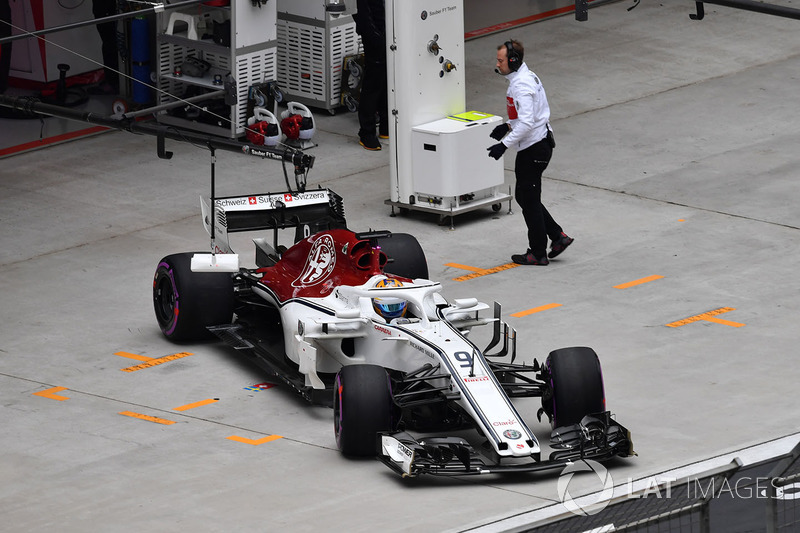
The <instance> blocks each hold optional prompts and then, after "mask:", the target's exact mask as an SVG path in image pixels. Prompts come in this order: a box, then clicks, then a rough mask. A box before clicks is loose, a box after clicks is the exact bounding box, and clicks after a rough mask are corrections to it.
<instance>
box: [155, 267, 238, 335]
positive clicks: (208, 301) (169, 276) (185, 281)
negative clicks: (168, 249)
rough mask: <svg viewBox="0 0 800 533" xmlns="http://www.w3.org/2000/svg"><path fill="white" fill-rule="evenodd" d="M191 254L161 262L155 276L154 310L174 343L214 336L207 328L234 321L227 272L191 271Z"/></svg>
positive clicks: (231, 289) (231, 283)
mask: <svg viewBox="0 0 800 533" xmlns="http://www.w3.org/2000/svg"><path fill="white" fill-rule="evenodd" d="M192 255H194V254H193V253H191V252H187V253H180V254H172V255H168V256H167V257H165V258H164V259H162V260H161V261H160V262H159V263H158V266H157V267H156V273H155V276H154V277H153V307H154V309H155V313H156V320H157V321H158V325H159V327H160V328H161V331H162V332H163V333H164V335H165V336H166V337H167V338H168V339H170V340H173V341H197V340H203V339H207V338H210V337H211V334H210V333H209V331H208V330H207V329H206V328H207V327H208V326H214V325H217V324H229V323H230V322H231V319H232V318H233V307H234V295H233V277H232V275H231V274H230V273H227V272H192V269H191V261H192Z"/></svg>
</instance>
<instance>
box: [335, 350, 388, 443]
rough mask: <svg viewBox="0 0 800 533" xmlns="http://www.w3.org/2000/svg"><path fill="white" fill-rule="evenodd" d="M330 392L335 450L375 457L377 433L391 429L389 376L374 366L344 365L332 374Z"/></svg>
mask: <svg viewBox="0 0 800 533" xmlns="http://www.w3.org/2000/svg"><path fill="white" fill-rule="evenodd" d="M333 391H334V392H333V394H334V396H333V429H334V432H335V434H336V445H337V446H338V447H339V450H340V451H341V452H342V453H343V454H345V455H360V456H372V455H375V454H376V453H377V452H378V445H377V434H378V433H379V432H381V431H391V430H393V429H394V426H395V424H394V416H393V413H394V403H393V401H392V390H391V381H390V380H389V373H388V372H387V371H386V369H385V368H383V367H381V366H377V365H349V366H345V367H342V369H341V370H340V371H339V373H338V374H337V375H336V381H335V383H334V389H333Z"/></svg>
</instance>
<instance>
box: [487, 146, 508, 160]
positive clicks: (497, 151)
mask: <svg viewBox="0 0 800 533" xmlns="http://www.w3.org/2000/svg"><path fill="white" fill-rule="evenodd" d="M487 150H489V157H494V158H495V159H500V158H501V157H503V154H504V153H506V145H505V144H503V143H497V144H493V145H492V146H490V147H489V148H487Z"/></svg>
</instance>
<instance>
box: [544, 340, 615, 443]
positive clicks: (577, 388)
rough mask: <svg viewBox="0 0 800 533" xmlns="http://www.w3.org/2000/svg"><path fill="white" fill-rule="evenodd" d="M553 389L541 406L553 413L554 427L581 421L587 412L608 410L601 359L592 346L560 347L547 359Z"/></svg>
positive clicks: (546, 365)
mask: <svg viewBox="0 0 800 533" xmlns="http://www.w3.org/2000/svg"><path fill="white" fill-rule="evenodd" d="M545 368H546V372H545V374H546V375H547V376H548V377H549V383H548V385H549V386H550V391H549V392H550V393H551V394H545V395H544V396H543V397H542V408H543V409H544V411H545V412H546V413H547V414H549V415H551V416H552V417H553V428H558V427H563V426H570V425H573V424H577V423H579V422H580V421H581V420H582V419H583V417H584V416H586V415H589V414H595V413H602V412H604V411H605V410H606V407H605V405H606V398H605V392H604V390H603V374H602V372H601V370H600V360H599V359H598V358H597V354H596V353H595V352H594V350H592V349H591V348H586V347H574V348H561V349H560V350H554V351H552V352H550V355H549V356H548V357H547V362H546V363H545Z"/></svg>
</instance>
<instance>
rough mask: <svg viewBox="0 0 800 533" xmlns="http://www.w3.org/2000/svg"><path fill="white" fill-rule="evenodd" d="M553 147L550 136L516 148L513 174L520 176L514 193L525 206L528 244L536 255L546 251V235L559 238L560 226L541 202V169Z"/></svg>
mask: <svg viewBox="0 0 800 533" xmlns="http://www.w3.org/2000/svg"><path fill="white" fill-rule="evenodd" d="M552 155H553V149H552V148H551V147H550V143H549V142H548V141H547V139H542V140H541V141H539V142H537V143H536V144H534V145H533V146H529V147H528V148H526V149H524V150H521V151H519V152H517V159H516V161H515V162H514V174H515V175H516V178H517V183H516V187H515V190H514V195H515V196H516V199H517V203H518V204H519V206H520V207H521V208H522V216H523V218H524V219H525V225H527V226H528V247H529V248H530V249H531V252H533V255H534V257H536V258H542V257H545V256H546V255H547V238H548V237H550V240H553V241H555V240H558V238H559V237H560V236H561V231H562V230H561V226H559V225H558V223H557V222H556V221H555V220H554V219H553V217H552V216H551V215H550V213H549V212H548V211H547V208H546V207H545V206H544V205H542V173H544V169H546V168H547V165H548V164H549V163H550V158H551V157H552Z"/></svg>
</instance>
